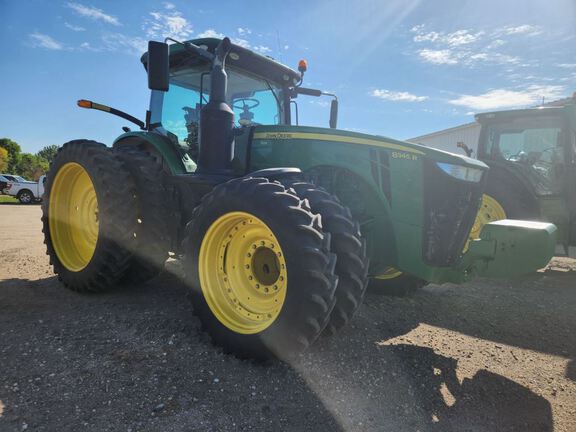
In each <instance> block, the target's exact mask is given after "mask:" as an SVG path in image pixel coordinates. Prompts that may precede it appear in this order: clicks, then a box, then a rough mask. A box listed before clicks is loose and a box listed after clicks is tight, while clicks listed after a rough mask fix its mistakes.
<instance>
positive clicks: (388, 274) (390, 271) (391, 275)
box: [375, 267, 402, 280]
mask: <svg viewBox="0 0 576 432" xmlns="http://www.w3.org/2000/svg"><path fill="white" fill-rule="evenodd" d="M401 275H402V272H401V271H400V270H398V269H396V268H394V267H388V268H387V269H386V270H385V271H384V273H382V274H381V275H379V276H376V277H375V278H376V279H380V280H388V279H395V278H397V277H398V276H401Z"/></svg>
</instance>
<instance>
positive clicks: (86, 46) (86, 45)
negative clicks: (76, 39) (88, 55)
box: [78, 42, 102, 52]
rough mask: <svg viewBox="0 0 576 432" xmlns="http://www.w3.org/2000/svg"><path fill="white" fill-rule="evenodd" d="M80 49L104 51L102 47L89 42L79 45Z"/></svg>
mask: <svg viewBox="0 0 576 432" xmlns="http://www.w3.org/2000/svg"><path fill="white" fill-rule="evenodd" d="M78 50H79V51H92V52H100V51H102V49H101V48H96V47H93V46H92V45H91V44H90V43H89V42H82V43H81V44H80V46H79V47H78Z"/></svg>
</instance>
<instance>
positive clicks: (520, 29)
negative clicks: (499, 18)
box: [499, 24, 542, 36]
mask: <svg viewBox="0 0 576 432" xmlns="http://www.w3.org/2000/svg"><path fill="white" fill-rule="evenodd" d="M499 32H501V33H502V34H505V35H527V36H537V35H539V34H541V33H542V29H541V28H540V27H537V26H533V25H529V24H523V25H519V26H508V27H504V28H501V29H499Z"/></svg>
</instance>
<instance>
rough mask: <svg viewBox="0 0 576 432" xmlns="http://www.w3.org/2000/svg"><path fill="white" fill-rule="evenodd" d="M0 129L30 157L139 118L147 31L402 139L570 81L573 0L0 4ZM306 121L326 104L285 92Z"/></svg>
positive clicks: (564, 89) (552, 93)
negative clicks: (260, 74) (194, 41)
mask: <svg viewBox="0 0 576 432" xmlns="http://www.w3.org/2000/svg"><path fill="white" fill-rule="evenodd" d="M0 17H2V24H3V25H2V26H1V28H0V48H1V52H2V60H1V61H0V77H1V78H2V79H1V80H0V86H1V93H2V103H1V104H0V137H9V138H12V139H14V140H16V141H17V142H19V143H20V144H21V145H22V147H23V149H24V151H29V152H35V151H37V150H38V149H40V148H42V147H43V146H45V145H48V144H62V143H64V142H66V141H68V140H71V139H76V138H91V139H96V140H99V141H102V142H105V143H108V144H110V143H111V142H112V140H113V139H114V138H115V137H116V136H118V135H119V134H120V133H121V126H124V125H127V122H125V121H123V120H120V119H117V118H114V117H113V116H110V115H107V114H104V113H100V112H96V111H89V110H81V109H79V108H77V107H76V105H75V102H76V100H77V99H79V98H86V99H91V100H94V101H98V102H101V103H104V104H107V105H111V106H114V107H116V108H118V109H121V110H124V111H127V112H129V113H130V114H132V115H135V116H136V117H140V118H143V117H144V113H145V110H146V108H147V105H148V95H149V93H148V89H147V84H146V75H145V73H144V69H143V68H142V66H141V64H140V62H139V56H140V54H141V53H142V52H143V51H144V50H145V47H146V42H147V40H149V39H153V40H162V39H163V38H164V37H165V36H172V37H175V38H177V39H191V38H194V37H198V36H202V35H219V34H225V35H227V36H229V37H231V38H232V39H233V40H234V41H235V42H236V43H239V44H243V45H246V46H250V47H252V48H253V49H255V50H258V51H260V52H261V53H264V54H266V55H270V56H272V57H274V58H276V59H279V60H280V61H282V62H283V63H285V64H287V65H290V66H293V67H296V65H297V62H298V60H299V59H300V58H306V59H307V60H308V64H309V70H308V72H307V74H306V79H305V85H306V86H310V87H317V88H321V89H323V90H327V91H334V92H336V93H337V94H338V96H339V98H340V102H341V103H340V120H339V127H340V128H344V129H350V130H356V131H360V132H366V133H374V134H379V135H386V136H390V137H394V138H400V139H406V138H410V137H413V136H417V135H421V134H423V133H426V132H431V131H434V130H439V129H442V128H446V127H450V126H455V125H458V124H461V123H465V122H468V121H471V120H472V118H473V117H472V113H474V112H480V111H490V110H497V109H505V108H512V107H524V106H531V105H534V104H536V103H538V102H539V101H541V100H542V98H545V100H548V101H549V100H552V99H557V98H560V97H564V96H568V95H570V94H572V92H573V91H575V90H576V2H575V1H574V0H547V1H544V0H498V1H492V0H483V1H477V0H475V1H466V0H429V1H425V0H388V1H384V0H380V1H374V0H355V1H353V2H352V1H342V0H330V1H310V0H308V1H299V0H292V1H290V2H286V1H272V0H268V1H266V2H263V1H261V2H256V1H211V2H199V1H184V0H174V1H170V2H168V1H164V2H159V1H150V0H143V1H138V2H135V1H119V0H117V1H96V0H92V1H84V0H75V1H59V0H51V1H48V0H19V1H18V0H0ZM299 103H300V107H301V108H300V117H301V119H302V118H303V117H306V124H316V125H322V126H324V125H327V123H328V107H327V101H323V100H320V99H314V98H310V99H299Z"/></svg>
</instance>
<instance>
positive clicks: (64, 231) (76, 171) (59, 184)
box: [48, 162, 99, 272]
mask: <svg viewBox="0 0 576 432" xmlns="http://www.w3.org/2000/svg"><path fill="white" fill-rule="evenodd" d="M48 216H49V226H50V236H51V238H52V244H53V246H54V250H55V251H56V255H57V256H58V259H59V260H60V262H61V263H62V264H63V265H64V267H66V268H67V269H68V270H70V271H74V272H77V271H81V270H82V269H84V268H85V267H86V266H87V265H88V263H89V262H90V260H91V259H92V256H93V255H94V250H95V249H96V243H97V241H98V229H99V219H98V199H97V197H96V190H95V189H94V184H93V183H92V180H91V179H90V176H89V175H88V173H87V172H86V170H85V169H84V168H83V167H82V166H81V165H79V164H77V163H74V162H70V163H67V164H65V165H63V166H62V167H61V168H60V169H59V170H58V172H57V173H56V177H55V178H54V183H53V184H52V190H51V191H50V205H49V210H48Z"/></svg>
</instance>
